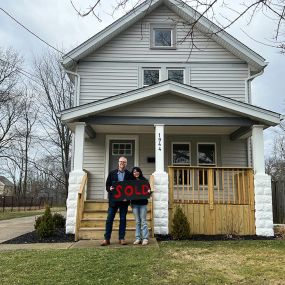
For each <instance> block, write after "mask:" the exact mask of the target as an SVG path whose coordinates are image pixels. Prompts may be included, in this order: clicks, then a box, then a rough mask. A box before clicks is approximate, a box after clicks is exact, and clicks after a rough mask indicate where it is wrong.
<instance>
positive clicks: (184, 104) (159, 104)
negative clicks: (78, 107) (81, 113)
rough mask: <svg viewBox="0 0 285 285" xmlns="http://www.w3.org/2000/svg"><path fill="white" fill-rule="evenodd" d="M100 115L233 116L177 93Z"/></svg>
mask: <svg viewBox="0 0 285 285" xmlns="http://www.w3.org/2000/svg"><path fill="white" fill-rule="evenodd" d="M100 115H102V116H141V117H145V116H150V117H152V116H155V117H182V118H183V117H235V115H234V114H232V113H228V112H225V111H222V110H219V109H217V108H213V107H209V106H207V105H204V104H200V103H197V102H195V101H192V100H189V99H187V98H183V97H181V96H179V95H173V94H163V95H160V96H157V97H155V98H151V99H148V100H145V101H142V102H137V103H134V104H130V105H128V106H127V107H126V106H123V107H120V108H117V109H114V110H112V111H108V112H104V113H101V114H100Z"/></svg>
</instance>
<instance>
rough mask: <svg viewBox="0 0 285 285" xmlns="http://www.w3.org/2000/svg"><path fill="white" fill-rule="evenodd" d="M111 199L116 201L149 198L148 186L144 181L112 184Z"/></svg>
mask: <svg viewBox="0 0 285 285" xmlns="http://www.w3.org/2000/svg"><path fill="white" fill-rule="evenodd" d="M113 187H114V188H115V189H114V190H113V194H112V198H113V199H114V200H116V201H123V200H140V199H148V198H149V197H150V194H151V191H150V185H149V183H148V181H145V180H128V181H117V182H114V184H113Z"/></svg>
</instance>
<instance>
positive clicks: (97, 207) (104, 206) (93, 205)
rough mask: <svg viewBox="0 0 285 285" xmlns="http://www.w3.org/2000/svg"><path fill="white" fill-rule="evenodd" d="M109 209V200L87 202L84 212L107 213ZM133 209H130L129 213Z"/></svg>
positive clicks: (149, 204)
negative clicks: (102, 211)
mask: <svg viewBox="0 0 285 285" xmlns="http://www.w3.org/2000/svg"><path fill="white" fill-rule="evenodd" d="M108 207H109V203H108V201H107V200H86V201H85V202H84V211H89V210H91V211H101V210H104V211H107V210H108ZM150 208H151V202H149V203H148V209H150ZM130 210H131V207H129V211H130Z"/></svg>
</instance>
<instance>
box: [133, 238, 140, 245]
mask: <svg viewBox="0 0 285 285" xmlns="http://www.w3.org/2000/svg"><path fill="white" fill-rule="evenodd" d="M140 243H141V241H140V240H139V239H136V240H135V241H134V243H133V244H134V245H138V244H140Z"/></svg>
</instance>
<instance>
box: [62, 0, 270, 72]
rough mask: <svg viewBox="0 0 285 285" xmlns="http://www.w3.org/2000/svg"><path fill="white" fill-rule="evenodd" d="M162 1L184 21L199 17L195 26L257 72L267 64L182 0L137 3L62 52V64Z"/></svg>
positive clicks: (81, 55)
mask: <svg viewBox="0 0 285 285" xmlns="http://www.w3.org/2000/svg"><path fill="white" fill-rule="evenodd" d="M162 4H164V5H166V6H167V7H168V8H169V9H170V10H172V11H173V12H175V13H176V14H178V15H179V16H180V17H181V18H182V19H184V20H185V21H187V22H190V23H191V22H193V20H195V19H196V20H197V19H198V18H199V22H198V23H197V24H196V25H195V27H196V28H197V29H199V30H200V31H201V32H204V33H206V34H209V35H210V37H211V38H212V39H214V40H215V41H216V42H217V43H219V44H220V45H221V46H223V47H224V48H225V49H227V50H229V51H230V52H232V53H233V54H234V55H236V56H237V57H238V58H240V59H242V60H244V61H246V62H247V63H248V64H249V65H250V66H251V67H252V68H253V69H254V70H255V71H256V72H258V71H261V70H263V69H264V67H265V66H266V65H267V63H266V62H265V59H264V58H263V57H262V56H260V55H259V54H257V53H256V52H254V51H253V50H251V49H250V48H248V47H247V46H246V45H244V44H243V43H241V42H240V41H238V40H237V39H236V38H234V37H233V36H231V35H230V34H228V33H227V32H225V31H221V29H220V28H219V27H218V26H217V25H216V24H214V23H213V22H211V21H210V20H208V19H207V18H206V17H204V16H202V17H201V18H200V16H201V14H200V13H199V12H197V11H196V10H194V9H193V8H191V7H190V6H188V5H187V4H186V3H185V2H183V1H182V0H146V1H145V2H143V3H142V4H140V5H139V6H138V7H136V8H135V9H133V10H132V11H130V12H129V13H127V14H126V15H124V16H123V17H121V18H120V19H118V20H117V21H115V22H114V23H112V24H111V25H109V26H108V27H106V28H105V29H103V30H102V31H101V32H99V33H97V34H96V35H94V36H93V37H91V38H90V39H88V40H87V41H85V42H84V43H82V44H81V45H79V46H77V47H76V48H74V49H73V50H71V51H70V52H68V53H67V54H65V55H64V56H63V60H62V63H63V65H64V66H65V67H66V68H71V67H72V65H73V63H74V61H75V62H77V61H78V60H80V59H82V58H84V57H86V56H87V55H88V54H90V53H92V52H94V51H95V50H96V49H98V48H100V47H101V46H103V45H104V44H105V43H107V42H108V41H109V40H110V39H112V38H113V37H115V36H116V35H118V34H120V33H121V32H123V31H125V30H126V29H127V28H129V27H130V26H132V25H133V24H134V23H135V22H137V21H139V20H140V19H142V18H143V17H145V16H146V15H147V14H149V13H150V12H152V11H153V10H155V9H156V8H157V7H159V6H160V5H162Z"/></svg>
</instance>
